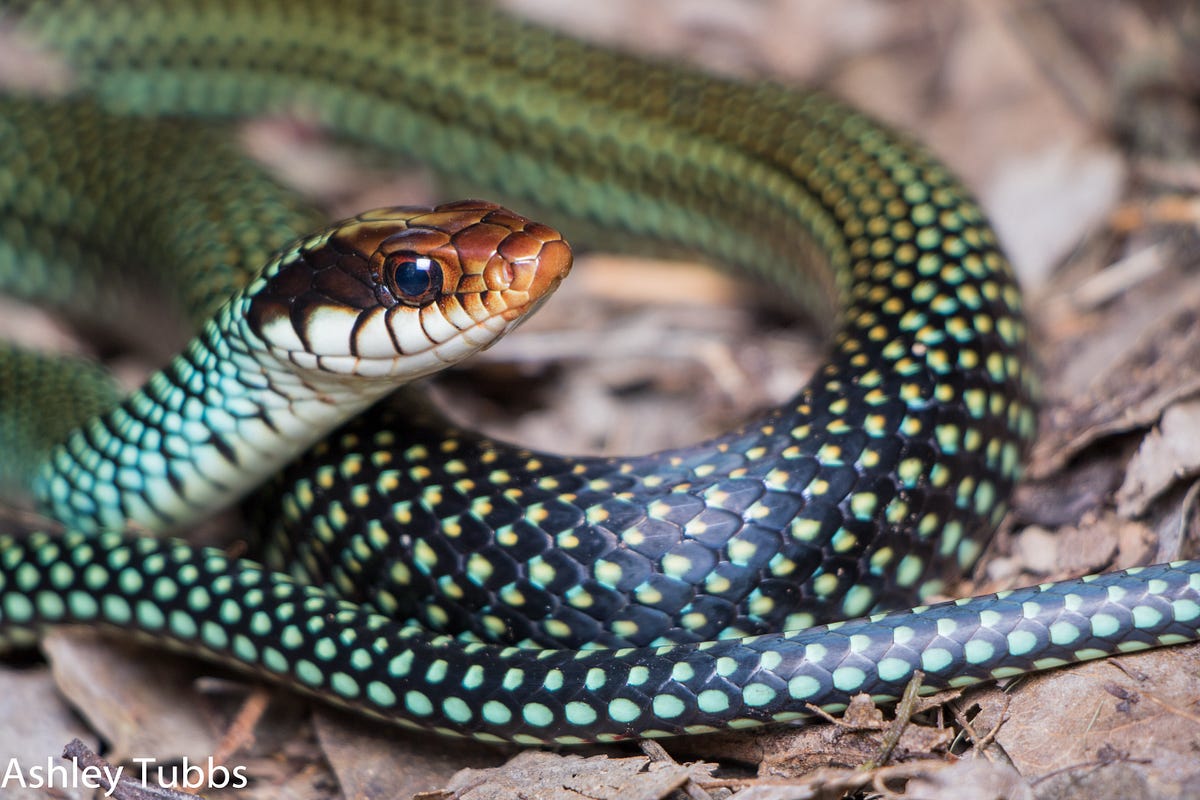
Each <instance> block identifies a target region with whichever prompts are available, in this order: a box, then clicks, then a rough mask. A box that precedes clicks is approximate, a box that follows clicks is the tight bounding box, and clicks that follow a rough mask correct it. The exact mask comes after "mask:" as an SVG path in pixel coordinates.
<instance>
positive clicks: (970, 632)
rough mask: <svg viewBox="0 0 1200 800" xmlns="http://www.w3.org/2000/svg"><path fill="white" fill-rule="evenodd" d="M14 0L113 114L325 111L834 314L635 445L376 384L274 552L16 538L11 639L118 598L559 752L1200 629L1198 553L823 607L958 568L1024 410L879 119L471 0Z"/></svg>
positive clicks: (1000, 286)
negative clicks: (721, 421) (470, 421)
mask: <svg viewBox="0 0 1200 800" xmlns="http://www.w3.org/2000/svg"><path fill="white" fill-rule="evenodd" d="M0 8H3V9H6V10H8V11H9V12H11V16H12V18H13V19H14V20H15V23H14V24H15V27H16V29H17V30H18V31H20V32H23V33H24V34H26V35H29V36H31V37H33V38H35V39H36V40H38V41H40V42H41V43H43V44H44V45H45V46H46V47H48V48H50V49H51V50H54V51H56V52H58V53H60V54H61V55H62V56H63V57H64V58H65V59H66V60H67V61H68V62H69V63H70V64H71V65H72V67H73V68H74V70H75V78H76V81H77V84H78V87H79V91H80V92H82V93H87V94H89V95H91V96H93V97H95V98H96V99H97V101H98V102H100V103H102V104H103V105H104V106H105V107H107V108H109V109H115V110H120V111H125V112H135V113H138V114H145V115H155V114H162V113H180V112H187V113H193V114H203V115H209V116H230V115H235V116H236V115H247V114H258V113H262V112H264V111H275V110H278V109H283V108H287V109H301V110H302V111H303V113H307V114H309V115H311V116H312V117H313V118H314V119H315V120H316V121H317V122H320V123H321V124H323V125H325V126H327V127H328V128H330V129H331V130H333V131H334V132H336V133H338V134H341V135H344V136H347V137H349V138H352V139H357V140H359V141H363V142H366V143H368V144H370V145H373V146H374V147H376V148H383V149H386V150H391V151H396V152H400V153H403V154H406V155H409V156H415V157H417V158H418V159H420V160H422V161H424V162H425V163H428V164H430V165H431V166H432V167H433V168H434V169H435V170H436V171H438V172H439V173H440V174H442V175H444V176H445V177H447V178H449V179H450V180H451V182H452V183H453V185H455V186H456V187H465V188H467V189H469V190H470V191H472V192H476V191H486V192H487V193H488V194H495V195H499V196H500V197H501V198H502V199H504V200H505V201H506V202H509V203H511V204H513V205H515V206H517V207H519V208H522V209H532V210H534V211H536V212H537V213H539V215H543V216H545V217H546V218H547V219H548V220H550V221H552V222H554V223H555V224H558V225H561V226H562V227H563V228H564V229H565V230H566V231H568V232H569V233H572V232H574V233H576V234H578V235H579V236H580V237H582V238H583V239H584V241H591V242H594V243H597V244H600V245H602V246H604V247H606V248H609V249H650V250H652V251H654V252H659V253H667V254H687V255H700V256H703V257H704V258H706V259H708V260H710V261H711V262H713V263H714V264H715V265H717V266H721V267H727V268H730V269H732V270H735V271H736V272H737V274H739V275H742V276H744V278H745V279H746V280H748V281H756V282H761V283H763V284H764V285H765V286H767V287H769V288H770V290H772V291H774V292H776V293H777V294H779V295H780V296H781V297H784V298H792V299H794V300H795V301H796V303H797V304H798V305H799V306H800V307H801V308H804V309H807V310H808V311H809V312H810V313H812V314H814V315H815V316H816V317H817V318H819V319H824V320H827V321H829V322H830V325H831V328H832V329H833V334H832V344H831V355H830V359H829V361H828V363H827V364H826V365H825V366H824V367H822V368H821V369H820V370H818V372H817V374H816V376H815V377H814V379H813V380H812V382H811V384H810V385H809V386H808V387H807V388H805V389H804V390H803V391H802V392H801V393H800V394H799V395H797V396H796V397H795V398H794V399H793V400H792V401H790V402H789V403H787V404H785V405H784V406H782V407H780V408H778V409H774V410H772V411H770V412H768V413H767V414H766V415H765V416H764V417H763V418H762V419H760V420H758V421H756V422H754V423H751V424H749V425H747V426H745V427H744V428H741V429H739V430H736V431H733V432H731V433H729V434H727V435H725V436H722V437H720V438H718V439H715V440H713V441H710V442H707V443H703V444H700V445H697V446H694V447H689V448H684V449H681V450H677V451H669V452H663V453H657V454H653V455H650V456H645V457H638V458H629V459H624V458H616V459H572V458H564V457H561V456H557V455H553V454H544V453H535V452H530V451H526V450H522V449H520V448H513V447H509V446H506V445H504V444H502V443H497V442H493V441H490V440H487V439H484V438H481V437H479V436H477V435H474V434H471V433H469V432H465V431H460V430H456V429H453V428H448V427H446V426H445V425H444V424H443V423H442V422H441V421H440V420H438V419H436V417H435V416H432V415H431V414H430V413H429V412H427V411H426V410H424V409H423V408H420V407H419V406H418V405H417V404H415V403H414V402H412V401H411V400H409V399H408V398H403V399H401V400H398V401H396V402H393V403H390V404H386V405H382V406H378V407H376V409H374V410H373V411H372V412H371V413H370V414H369V415H367V416H366V417H364V418H361V419H359V420H357V421H354V422H352V423H350V425H349V426H348V427H346V428H343V429H342V430H340V431H339V432H338V433H336V434H334V435H333V436H331V437H329V438H328V439H326V440H325V441H323V442H322V443H320V444H318V445H317V446H316V447H315V448H314V449H313V450H311V451H310V452H309V453H308V454H307V455H306V456H304V457H303V458H302V459H301V460H300V461H299V462H297V464H296V465H294V466H293V467H291V468H289V470H287V471H286V472H285V474H284V475H283V476H282V477H281V478H279V479H278V480H277V482H275V483H274V484H273V485H272V486H271V487H269V488H267V489H266V490H264V493H263V494H262V495H260V496H259V497H257V498H255V500H254V502H253V503H252V507H253V514H252V516H254V518H255V519H256V521H257V523H258V526H259V528H260V529H261V531H262V532H263V536H264V542H263V546H262V552H261V557H262V558H261V563H262V564H264V565H265V567H266V569H264V567H262V566H258V565H257V564H256V563H252V562H231V561H229V560H227V559H226V558H225V557H224V556H222V555H221V554H219V553H215V552H211V551H204V550H198V549H193V548H190V547H188V546H186V545H184V544H181V543H178V542H175V541H166V540H145V539H137V538H133V537H123V536H118V535H115V534H105V533H101V534H85V533H82V532H78V531H76V532H72V533H68V534H66V535H65V536H62V537H56V536H50V535H46V534H41V533H38V534H34V535H31V536H30V537H28V538H26V539H25V540H23V541H19V540H17V539H5V540H4V541H3V542H0V581H2V584H0V623H3V626H4V630H5V631H6V635H8V636H10V637H11V638H12V639H13V640H14V641H15V640H19V639H20V638H22V637H27V636H28V635H30V634H32V633H33V632H34V631H35V630H36V629H37V628H38V627H41V626H44V625H46V624H52V623H56V622H60V621H69V620H74V621H84V622H93V623H95V624H98V625H106V626H109V627H116V628H119V629H121V630H125V631H136V632H139V633H141V634H143V635H146V636H149V637H151V638H154V639H156V640H158V641H163V642H166V643H169V644H171V645H172V646H177V647H180V648H182V649H184V650H186V651H187V652H192V653H198V654H203V655H207V656H208V657H211V658H215V659H217V660H220V661H223V662H226V663H231V664H236V665H240V666H242V667H244V668H247V669H251V670H254V671H256V672H258V673H259V674H262V675H266V676H269V677H271V678H273V679H275V680H279V681H281V682H285V683H288V684H289V685H292V686H295V687H298V688H301V689H303V690H305V691H309V692H312V693H315V694H317V695H319V696H321V697H323V698H326V699H329V700H332V701H333V702H337V703H341V704H345V705H349V706H351V707H353V708H356V709H358V710H361V711H363V712H365V713H369V714H373V715H376V716H380V717H383V718H386V719H389V720H392V721H394V722H397V723H399V724H401V725H406V726H409V727H415V728H420V729H426V730H433V731H436V732H439V733H447V734H458V735H467V736H474V737H476V738H479V739H483V740H492V741H494V740H498V739H503V740H510V741H515V742H518V743H522V744H539V743H547V742H557V743H574V742H580V741H593V740H610V739H617V738H625V737H631V736H662V735H676V734H685V733H699V732H705V731H709V730H714V729H719V728H738V727H745V726H750V725H758V724H766V723H772V722H783V721H791V720H797V719H803V718H805V717H806V716H807V715H808V714H809V713H810V712H809V711H808V709H807V705H808V704H810V703H811V704H814V705H816V706H818V707H822V708H825V709H827V710H837V709H838V708H841V707H843V706H844V704H845V703H846V702H847V700H848V697H849V695H850V694H853V693H855V692H858V691H865V692H868V693H870V694H872V695H873V696H875V697H877V698H878V699H893V698H895V697H897V696H899V694H900V693H901V691H902V690H903V687H904V685H905V683H906V682H907V681H908V679H909V678H910V677H911V675H912V673H913V670H915V669H917V668H920V669H922V670H924V671H926V672H927V673H928V677H927V679H926V684H925V685H926V688H927V690H933V689H935V688H940V687H946V686H960V685H967V684H970V683H974V682H977V681H980V680H987V679H991V678H996V677H1003V676H1007V675H1011V674H1017V673H1020V672H1025V671H1030V670H1035V669H1044V668H1048V667H1052V666H1057V665H1060V664H1063V663H1069V662H1072V661H1077V660H1082V659H1086V658H1094V657H1100V656H1102V655H1105V654H1110V653H1115V652H1123V651H1127V650H1136V649H1142V648H1145V647H1150V646H1156V645H1163V644H1173V643H1176V642H1180V641H1186V640H1192V639H1195V638H1196V636H1197V626H1198V625H1200V621H1198V620H1197V598H1198V591H1200V587H1198V586H1197V572H1198V570H1200V566H1197V563H1196V562H1181V563H1179V564H1175V565H1166V566H1159V567H1152V568H1147V569H1146V570H1143V571H1140V572H1134V573H1122V574H1116V575H1111V576H1103V577H1099V578H1093V579H1085V580H1084V581H1082V582H1072V583H1065V584H1055V585H1049V586H1046V587H1038V588H1035V589H1030V590H1022V591H1021V592H1016V593H1012V594H1009V595H1007V596H997V597H988V598H977V599H972V600H969V601H964V602H962V603H958V604H950V605H943V606H936V607H931V608H920V609H914V610H912V611H906V612H898V613H894V614H888V615H886V616H882V617H871V618H866V619H858V620H856V621H853V622H845V623H839V622H833V621H834V620H837V619H841V618H843V617H861V616H862V615H864V614H870V613H873V612H876V611H878V610H880V609H887V608H902V607H906V606H909V605H911V604H913V603H914V602H920V601H921V600H922V599H924V598H926V597H928V596H930V595H932V594H934V593H937V592H938V591H940V590H941V589H943V588H944V587H945V586H946V585H947V582H948V581H952V580H954V579H955V578H957V577H959V576H961V575H962V574H963V572H964V570H966V569H969V568H970V566H971V565H972V564H973V563H974V562H975V560H976V558H977V557H978V555H979V553H980V551H981V550H982V548H983V546H984V545H985V543H986V541H987V538H988V537H989V536H990V534H991V532H992V531H993V530H994V528H995V526H996V524H997V523H998V522H999V520H1000V519H1001V517H1003V515H1004V514H1005V512H1006V510H1007V507H1008V502H1009V495H1010V493H1011V489H1012V486H1013V484H1014V482H1015V481H1016V480H1017V478H1018V476H1019V472H1020V468H1021V462H1022V459H1023V455H1024V453H1025V451H1026V449H1027V448H1028V445H1029V443H1030V441H1031V440H1032V437H1033V434H1034V427H1035V407H1034V406H1035V402H1034V401H1035V394H1036V390H1035V386H1034V383H1035V382H1034V377H1033V375H1032V370H1031V367H1030V364H1029V358H1028V356H1027V341H1026V337H1027V330H1026V326H1025V322H1024V318H1023V313H1022V308H1021V300H1020V296H1019V293H1018V290H1017V287H1016V284H1015V282H1014V280H1013V277H1012V275H1011V272H1010V269H1009V267H1008V265H1007V263H1006V262H1005V260H1004V258H1003V255H1002V254H1001V253H1000V251H999V249H998V247H997V244H996V241H995V238H994V234H993V233H992V231H991V229H990V227H989V226H988V225H987V223H986V220H985V219H984V218H983V215H982V214H981V212H980V211H979V209H978V207H977V206H976V205H975V203H974V202H973V201H972V200H971V198H970V197H969V195H968V194H967V193H966V192H965V191H964V190H963V189H962V188H961V187H960V186H959V185H958V184H957V183H956V182H955V180H954V179H953V178H952V177H951V176H950V175H949V174H948V173H947V172H946V170H945V169H944V168H943V167H942V166H941V165H940V164H938V162H937V161H936V160H935V159H933V158H931V157H930V156H928V155H927V154H925V153H924V152H923V151H922V150H921V149H920V148H918V147H915V146H913V145H911V144H909V143H908V142H906V141H904V139H903V138H902V137H900V136H897V135H896V134H894V133H893V132H890V131H888V130H886V129H885V128H883V127H881V126H879V125H878V124H876V123H874V122H873V121H871V120H870V119H869V118H867V117H865V116H863V115H861V114H859V113H857V112H855V111H853V110H851V109H848V108H846V107H845V106H843V105H841V104H839V103H837V102H836V101H832V100H830V99H828V98H825V97H823V96H820V95H816V94H806V93H800V92H797V91H794V90H792V89H789V88H786V87H782V86H779V85H776V84H772V83H767V82H763V83H753V84H751V83H743V82H738V81H735V80H729V79H722V78H716V77H712V76H709V75H704V74H701V73H698V72H694V71H690V70H688V69H686V68H681V67H676V66H671V65H666V64H661V63H651V62H646V61H642V60H639V59H637V58H633V57H629V56H625V55H621V54H618V53H615V52H611V51H608V50H604V49H600V48H596V47H592V46H588V45H584V44H580V43H578V42H575V41H572V40H570V39H567V38H565V37H562V36H559V35H556V34H553V33H551V32H548V31H545V30H542V29H539V28H536V27H533V26H530V25H527V24H524V23H521V22H518V21H515V20H514V19H512V18H509V17H507V16H503V15H501V14H499V13H497V12H495V11H494V10H492V9H491V8H490V7H488V6H485V5H481V4H478V3H473V2H468V1H467V0H448V1H447V2H442V3H424V2H384V1H383V0H356V1H355V2H342V3H338V4H322V3H317V2H307V1H306V0H266V1H265V2H258V3H228V2H215V0H212V1H206V0H191V1H190V2H185V1H184V0H167V1H166V2H135V1H134V0H125V1H123V2H118V1H117V0H100V1H99V2H84V0H65V1H64V2H60V3H49V2H44V3H43V2H13V3H0ZM330 31H337V35H336V36H330V35H329V32H330ZM147 124H152V123H150V122H147ZM95 155H97V156H99V157H100V158H103V153H100V152H96V153H95ZM34 166H35V167H36V166H37V162H36V161H35V162H34ZM233 216H235V217H238V218H240V216H241V215H240V214H237V215H233ZM64 517H65V518H64V519H63V520H62V521H63V522H65V523H66V524H67V525H69V526H70V525H73V524H75V522H76V521H75V520H74V519H72V518H71V515H70V514H65V515H64ZM305 584H308V585H307V586H306V585H305ZM827 622H831V623H832V624H830V625H829V626H828V627H824V628H822V627H810V626H813V625H819V624H821V623H827ZM418 623H419V624H418ZM802 628H805V629H806V630H798V629H802ZM780 631H788V632H787V633H780Z"/></svg>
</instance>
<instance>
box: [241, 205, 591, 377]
mask: <svg viewBox="0 0 1200 800" xmlns="http://www.w3.org/2000/svg"><path fill="white" fill-rule="evenodd" d="M570 268H571V249H570V247H569V246H568V245H567V243H566V242H565V241H564V240H563V238H562V236H561V235H560V234H559V233H558V232H557V231H555V230H553V229H551V228H549V227H547V226H545V225H542V224H540V223H537V222H534V221H532V220H529V219H527V218H525V217H522V216H520V215H518V214H515V213H513V212H511V211H509V210H507V209H505V208H502V207H501V206H498V205H495V204H494V203H488V202H484V201H478V200H467V201H462V202H458V203H450V204H447V205H441V206H437V207H435V208H418V207H412V206H400V207H392V208H381V209H377V210H374V211H368V212H366V213H364V214H360V215H358V216H356V217H353V218H351V219H348V220H345V221H344V222H341V223H338V224H337V225H335V226H333V227H332V228H330V229H328V230H327V231H325V232H323V233H322V234H319V235H317V236H315V237H312V238H310V239H306V240H304V241H302V242H300V243H299V244H298V245H296V246H294V247H293V248H291V249H290V250H288V251H286V252H285V253H284V254H283V255H282V256H281V257H280V258H279V259H278V261H277V262H275V264H273V266H272V267H271V268H268V270H266V271H265V272H264V274H263V276H262V277H260V278H259V279H258V280H257V281H255V283H254V284H252V285H251V286H250V287H249V288H248V289H247V291H246V293H245V297H246V298H247V299H246V302H248V304H249V306H248V308H247V310H246V315H245V318H246V321H247V324H248V325H249V327H250V330H251V332H252V333H253V334H254V335H256V336H257V337H258V338H259V339H261V340H262V341H264V342H265V343H266V344H267V346H268V347H269V348H270V350H271V351H272V353H273V354H274V355H275V356H276V357H278V358H280V359H285V360H287V361H290V362H291V363H293V364H297V365H299V366H301V367H302V368H305V369H310V368H317V369H320V370H322V371H323V372H326V373H330V374H333V375H344V376H359V377H368V378H381V379H390V380H392V381H396V380H397V379H398V378H403V379H405V380H408V379H412V378H418V377H421V376H423V375H428V374H429V373H432V372H435V371H437V370H440V369H442V368H444V367H446V366H448V365H450V364H453V363H456V362H458V361H460V360H462V359H463V358H466V357H467V356H468V355H471V354H472V353H474V352H476V351H478V350H481V349H483V348H485V347H488V346H490V345H491V344H493V343H494V342H495V341H496V340H497V339H499V338H500V337H501V336H503V335H504V334H505V333H507V332H508V331H509V330H511V329H512V328H513V327H515V326H516V324H517V323H518V322H520V321H522V320H523V319H524V318H525V317H526V316H527V315H528V314H529V313H530V312H532V311H533V310H534V309H535V308H537V306H538V305H540V304H541V302H542V301H544V300H545V299H546V298H547V297H548V296H549V295H550V294H551V293H552V292H553V291H554V290H555V289H556V288H558V285H559V283H560V282H561V281H562V279H563V277H565V276H566V274H567V272H569V271H570Z"/></svg>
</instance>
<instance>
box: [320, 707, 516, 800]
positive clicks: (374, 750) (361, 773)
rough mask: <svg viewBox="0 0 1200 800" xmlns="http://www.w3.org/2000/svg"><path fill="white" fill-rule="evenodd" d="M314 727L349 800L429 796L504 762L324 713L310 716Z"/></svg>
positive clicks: (485, 751)
mask: <svg viewBox="0 0 1200 800" xmlns="http://www.w3.org/2000/svg"><path fill="white" fill-rule="evenodd" d="M314 726H315V728H316V731H317V738H318V741H319V742H320V744H321V749H322V750H323V751H324V753H325V758H326V759H327V760H328V761H329V765H330V766H331V767H332V768H333V771H334V772H335V773H336V774H337V779H338V783H339V784H340V785H341V789H342V793H343V794H344V795H345V796H346V797H347V798H352V799H353V800H376V798H380V799H382V798H394V797H409V796H411V795H414V794H417V793H418V792H429V791H433V790H435V789H438V788H439V787H441V786H445V785H447V783H448V782H449V781H450V780H451V778H453V777H454V775H455V773H457V772H458V771H459V770H461V769H463V768H464V767H470V768H474V769H481V770H482V769H486V768H491V767H498V766H499V765H501V764H503V763H504V759H505V756H504V754H503V753H502V752H501V751H500V750H497V749H496V748H493V747H488V746H487V745H484V744H480V743H478V742H470V741H460V740H455V739H449V740H443V739H440V738H430V737H427V736H413V735H411V734H409V733H407V732H405V731H402V730H398V729H395V728H392V727H390V726H386V725H380V724H379V723H378V722H374V721H372V720H364V719H362V718H359V717H353V716H350V715H348V714H346V713H343V712H336V711H329V710H326V709H319V710H318V711H317V712H316V713H315V714H314Z"/></svg>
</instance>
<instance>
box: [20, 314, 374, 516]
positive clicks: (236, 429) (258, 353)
mask: <svg viewBox="0 0 1200 800" xmlns="http://www.w3.org/2000/svg"><path fill="white" fill-rule="evenodd" d="M244 302H245V294H244V293H239V295H237V296H235V298H234V299H233V301H232V302H231V303H229V304H228V305H226V306H225V307H224V308H223V309H222V310H221V311H220V312H219V313H218V314H217V315H216V316H215V317H214V318H213V319H212V320H210V321H209V322H208V323H206V324H205V325H204V327H203V329H202V330H201V332H200V333H199V334H198V335H197V336H196V337H195V338H193V339H192V340H191V342H189V344H188V346H187V347H186V349H185V350H184V351H183V352H182V353H181V354H180V355H178V356H176V357H175V358H174V359H172V360H171V361H170V363H169V364H168V365H167V366H166V367H164V368H163V369H161V370H159V371H158V372H156V373H154V374H153V375H151V377H150V378H149V379H148V380H147V381H146V382H145V384H144V385H143V386H142V387H141V388H140V389H139V390H137V391H136V392H134V393H132V394H131V395H129V396H128V397H127V398H126V399H125V400H124V402H122V403H121V404H120V405H118V406H117V407H116V408H114V409H113V410H112V411H110V412H108V413H107V414H105V415H103V416H100V417H97V418H95V419H93V420H92V421H91V422H90V423H89V424H88V425H86V426H83V427H80V428H77V429H75V430H74V431H73V432H72V433H71V435H70V436H69V437H67V439H66V441H65V442H62V443H61V444H59V445H57V446H56V447H54V449H53V450H52V451H51V452H50V453H49V455H48V457H47V458H46V459H45V460H44V462H43V463H42V464H41V466H40V468H39V469H38V470H37V473H36V477H35V478H34V481H33V486H32V487H31V488H32V492H33V495H34V498H35V501H36V502H37V505H38V507H39V508H40V509H41V510H43V511H44V512H45V513H47V514H49V515H51V516H53V517H54V518H56V519H58V520H60V521H63V522H65V523H66V524H68V525H70V526H72V527H75V528H77V529H79V530H84V531H95V530H102V529H116V528H122V527H125V526H127V525H130V524H132V525H135V526H137V527H140V528H144V529H148V530H155V531H159V530H169V529H172V528H176V527H179V526H182V525H186V524H188V523H190V522H193V521H194V520H195V519H197V518H198V517H200V516H203V515H206V514H208V513H211V511H212V510H213V509H216V508H224V507H227V506H229V505H230V504H232V503H234V502H236V501H237V500H239V499H241V498H242V497H243V496H244V495H245V494H246V493H248V492H249V491H250V490H251V489H252V488H254V486H255V485H256V484H257V483H259V482H261V480H262V476H264V475H269V474H271V473H272V472H274V471H276V470H278V469H280V468H281V467H282V466H283V465H284V464H286V463H287V462H288V461H289V460H291V459H292V458H294V457H295V456H296V455H298V454H299V453H300V452H302V451H303V450H305V449H306V448H308V447H309V446H310V445H312V444H313V443H314V442H316V441H317V440H318V439H320V438H321V437H322V436H323V435H324V434H325V433H327V432H328V431H329V430H331V429H332V428H333V427H335V426H336V425H337V424H339V423H340V422H342V421H344V420H345V419H346V418H347V417H349V416H352V415H354V414H357V413H358V412H360V411H362V410H364V409H365V408H367V407H368V406H369V405H371V404H372V403H373V402H375V401H376V400H378V399H379V398H380V397H382V396H383V395H385V394H386V393H387V392H389V391H391V390H392V389H393V388H394V387H395V384H394V383H387V382H383V381H360V382H350V381H347V380H345V378H342V377H341V376H336V375H327V374H325V373H321V372H319V371H315V370H297V369H296V365H295V364H293V363H291V362H290V361H289V360H288V358H287V357H286V356H285V355H283V354H281V353H280V352H279V351H277V350H273V349H272V348H270V347H267V346H265V344H264V343H263V342H262V341H261V339H259V337H258V334H257V333H255V331H254V330H252V328H251V326H250V325H249V324H248V323H247V321H246V319H245V315H244V312H243V311H242V310H241V309H240V306H241V304H242V303H244ZM135 465H136V466H135Z"/></svg>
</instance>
